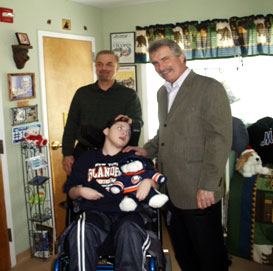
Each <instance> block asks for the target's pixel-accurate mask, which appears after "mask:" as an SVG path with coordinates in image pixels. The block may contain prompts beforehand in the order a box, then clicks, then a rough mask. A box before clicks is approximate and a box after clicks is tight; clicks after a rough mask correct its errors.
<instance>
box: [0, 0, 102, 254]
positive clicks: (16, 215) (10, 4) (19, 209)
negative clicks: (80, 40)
mask: <svg viewBox="0 0 273 271" xmlns="http://www.w3.org/2000/svg"><path fill="white" fill-rule="evenodd" d="M0 7H5V8H12V9H13V11H14V14H15V17H14V23H13V24H8V23H2V22H0V33H1V41H0V59H1V65H0V91H1V98H0V102H1V100H2V106H1V107H2V109H3V114H4V118H3V126H4V127H5V129H4V131H1V132H0V138H1V139H3V138H5V139H6V140H5V142H4V144H5V150H6V153H7V164H8V174H7V176H6V178H5V181H6V182H7V180H8V186H6V187H9V190H10V202H11V210H12V221H13V227H14V228H13V230H14V232H13V233H14V236H13V238H14V241H15V249H16V254H18V253H20V252H22V251H24V250H25V249H26V248H27V247H28V246H29V243H28V233H27V224H26V211H25V203H24V202H25V199H24V191H23V180H22V170H21V169H22V164H21V156H20V147H19V145H13V144H12V137H11V132H12V126H11V116H10V108H11V107H16V106H17V101H13V102H12V101H9V97H8V80H7V74H8V73H26V72H34V73H35V75H36V80H35V83H36V98H35V99H31V100H29V104H30V105H32V104H33V105H34V104H38V108H39V112H38V113H39V114H38V116H39V120H40V122H41V121H42V115H41V114H42V113H41V112H42V110H41V93H40V81H39V59H38V41H37V31H38V30H44V31H51V32H62V33H68V34H75V35H81V36H92V37H94V38H95V41H96V49H97V50H100V49H102V48H103V39H102V34H101V33H102V10H101V9H98V8H94V7H90V6H86V5H81V4H76V3H72V2H70V0H58V1H55V0H46V1H45V0H0ZM48 19H50V20H51V24H47V20H48ZM62 19H70V20H71V31H68V30H63V29H62ZM84 26H86V27H87V30H84ZM15 32H23V33H27V34H28V37H29V39H30V42H31V45H32V46H33V49H30V50H29V53H28V55H29V57H30V60H29V61H28V62H27V63H26V64H25V67H24V68H23V69H21V70H18V69H17V68H16V66H15V63H14V61H13V55H12V50H11V45H13V44H18V42H17V39H16V36H15ZM0 116H1V114H0ZM0 124H2V120H1V121H0Z"/></svg>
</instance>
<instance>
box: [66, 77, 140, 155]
mask: <svg viewBox="0 0 273 271" xmlns="http://www.w3.org/2000/svg"><path fill="white" fill-rule="evenodd" d="M119 114H123V115H128V116H129V117H130V118H132V119H133V124H134V122H140V124H141V126H142V125H143V121H142V113H141V105H140V101H139V98H138V96H137V94H136V91H134V90H132V89H130V88H127V87H124V86H122V85H119V84H117V83H116V82H115V83H114V85H113V86H112V87H111V88H109V89H108V90H107V91H103V90H101V89H100V88H99V87H98V84H97V82H96V83H95V84H91V85H87V86H84V87H81V88H79V89H78V90H77V91H76V93H75V95H74V97H73V100H72V102H71V105H70V109H69V114H68V118H67V122H66V126H65V129H64V134H63V142H62V146H63V147H62V148H63V155H64V156H67V155H72V154H73V150H74V144H75V140H76V139H77V140H78V141H79V142H80V143H82V144H83V145H85V146H87V147H91V148H92V147H94V146H95V147H102V144H103V142H104V138H103V134H102V130H103V129H104V128H105V126H106V124H107V122H108V121H110V120H112V119H114V118H115V117H116V116H118V115H119Z"/></svg>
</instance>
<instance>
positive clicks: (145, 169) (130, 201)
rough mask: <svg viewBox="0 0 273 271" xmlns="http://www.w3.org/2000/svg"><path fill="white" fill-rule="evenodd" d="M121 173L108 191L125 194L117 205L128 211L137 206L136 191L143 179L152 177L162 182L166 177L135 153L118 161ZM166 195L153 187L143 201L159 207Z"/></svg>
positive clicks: (157, 181)
mask: <svg viewBox="0 0 273 271" xmlns="http://www.w3.org/2000/svg"><path fill="white" fill-rule="evenodd" d="M120 171H121V173H122V174H121V175H120V176H119V177H118V178H117V180H116V181H115V182H114V183H113V185H112V186H111V187H110V192H112V193H113V194H119V193H121V192H122V193H123V194H124V195H126V196H125V197H124V198H123V199H122V201H121V203H120V205H119V207H120V209H121V210H122V211H125V212H129V211H134V210H135V209H136V207H137V205H138V204H137V202H138V200H137V198H136V192H137V189H138V187H139V185H140V184H141V182H142V180H143V179H146V178H149V179H152V180H153V181H154V182H155V183H158V184H163V183H165V182H166V180H167V178H166V177H165V176H164V175H162V174H161V173H159V172H157V171H155V170H154V169H153V167H152V166H150V167H149V165H148V164H147V163H146V161H145V160H144V159H143V158H142V157H140V156H136V155H132V156H129V157H127V158H126V159H124V160H122V161H121V162H120ZM168 199H169V198H168V196H167V195H165V194H162V193H160V192H159V191H157V190H156V189H154V188H151V190H150V192H149V194H148V196H147V197H146V199H145V200H144V202H146V203H148V205H149V206H150V207H152V208H160V207H162V206H163V205H164V204H165V203H166V202H167V201H168Z"/></svg>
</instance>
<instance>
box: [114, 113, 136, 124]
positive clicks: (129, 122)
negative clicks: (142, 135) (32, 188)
mask: <svg viewBox="0 0 273 271" xmlns="http://www.w3.org/2000/svg"><path fill="white" fill-rule="evenodd" d="M115 120H122V121H127V122H128V124H130V125H131V124H132V122H133V120H132V119H131V118H129V117H128V116H127V115H118V116H117V117H115Z"/></svg>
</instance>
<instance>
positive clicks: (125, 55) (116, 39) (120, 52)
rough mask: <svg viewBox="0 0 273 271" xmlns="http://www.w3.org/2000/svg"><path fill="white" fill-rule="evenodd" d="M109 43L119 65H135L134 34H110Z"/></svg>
mask: <svg viewBox="0 0 273 271" xmlns="http://www.w3.org/2000/svg"><path fill="white" fill-rule="evenodd" d="M110 43H111V44H110V48H111V51H113V52H114V53H115V54H116V55H117V56H118V57H119V63H135V32H120V33H110Z"/></svg>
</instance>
